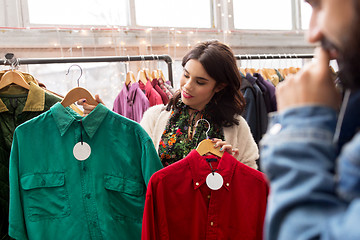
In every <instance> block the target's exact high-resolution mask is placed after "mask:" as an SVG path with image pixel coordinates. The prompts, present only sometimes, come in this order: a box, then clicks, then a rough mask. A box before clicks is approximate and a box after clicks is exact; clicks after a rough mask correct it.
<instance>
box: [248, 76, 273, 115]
mask: <svg viewBox="0 0 360 240" xmlns="http://www.w3.org/2000/svg"><path fill="white" fill-rule="evenodd" d="M253 77H254V78H256V82H257V83H258V84H259V85H260V84H261V85H262V86H263V87H264V90H263V93H264V100H265V104H266V107H267V111H268V113H270V112H276V111H277V103H276V96H275V87H274V85H273V84H272V83H270V82H268V81H266V80H265V79H264V78H263V76H262V75H261V74H260V73H254V74H253ZM267 102H268V103H267Z"/></svg>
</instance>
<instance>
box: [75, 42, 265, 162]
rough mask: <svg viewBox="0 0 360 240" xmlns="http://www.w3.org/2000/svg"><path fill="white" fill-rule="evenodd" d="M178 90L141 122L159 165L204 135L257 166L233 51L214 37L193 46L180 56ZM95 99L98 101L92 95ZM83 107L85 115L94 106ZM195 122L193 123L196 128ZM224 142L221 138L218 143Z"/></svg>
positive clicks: (176, 158)
mask: <svg viewBox="0 0 360 240" xmlns="http://www.w3.org/2000/svg"><path fill="white" fill-rule="evenodd" d="M182 66H183V67H184V70H183V75H182V76H181V79H180V89H179V90H178V91H177V92H176V93H175V94H174V96H173V98H171V99H170V101H169V103H168V104H167V105H166V106H164V105H156V106H153V107H151V108H149V109H148V110H147V111H146V112H145V113H144V115H143V118H142V120H141V122H140V125H141V126H142V127H143V128H144V129H145V131H146V132H147V133H148V134H149V136H150V137H151V139H152V140H153V143H154V145H155V148H156V150H157V151H158V154H159V157H160V159H161V161H162V164H163V165H164V166H168V165H170V164H171V163H174V162H176V161H179V160H181V159H183V158H184V157H185V156H186V155H187V154H189V153H190V151H191V150H193V149H196V147H197V145H198V144H199V143H200V142H201V140H203V139H205V138H206V132H207V130H208V124H207V123H206V121H199V122H198V120H199V119H206V120H207V121H208V122H209V123H210V130H209V132H208V136H209V137H210V138H211V139H212V140H213V142H214V146H215V147H220V150H221V151H226V152H228V153H230V154H232V155H233V156H234V157H235V158H237V159H238V160H239V161H240V162H242V163H244V164H246V165H248V166H249V167H252V168H255V169H257V164H256V160H257V159H258V158H259V153H258V152H259V151H258V148H257V145H256V143H255V141H254V139H253V137H252V135H251V132H250V128H249V126H248V124H247V123H246V121H245V120H244V118H242V117H241V113H242V112H243V111H244V108H245V100H244V98H243V96H242V94H241V92H240V84H241V76H240V73H239V70H238V68H237V65H236V60H235V58H234V54H233V52H232V50H231V49H230V48H229V47H228V46H226V45H225V44H223V43H221V42H219V41H217V40H212V41H205V42H202V43H199V44H197V45H196V46H195V47H194V48H193V49H192V50H190V51H189V52H188V53H187V54H186V55H185V56H184V58H183V61H182ZM95 98H96V100H97V101H98V102H101V103H102V101H101V99H100V98H99V96H98V95H96V96H95ZM78 104H82V105H84V113H85V114H88V113H89V112H90V111H92V109H94V108H95V106H93V105H88V104H86V103H83V102H82V101H79V102H78ZM197 122H198V125H197V127H195V125H196V123H197ZM223 140H225V141H223Z"/></svg>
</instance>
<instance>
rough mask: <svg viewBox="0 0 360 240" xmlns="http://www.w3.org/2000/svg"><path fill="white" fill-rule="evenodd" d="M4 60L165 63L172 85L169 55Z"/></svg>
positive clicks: (13, 60) (16, 61) (18, 62)
mask: <svg viewBox="0 0 360 240" xmlns="http://www.w3.org/2000/svg"><path fill="white" fill-rule="evenodd" d="M5 57H6V59H4V60H2V59H0V65H14V64H16V65H21V64H23V65H26V64H51V63H81V62H82V63H88V62H133V61H165V62H166V64H167V66H168V74H169V81H170V82H171V85H172V86H174V84H173V77H172V75H173V73H172V59H171V57H170V56H169V55H140V56H114V57H113V56H106V57H74V58H69V57H64V58H14V55H13V54H10V53H8V54H6V55H5Z"/></svg>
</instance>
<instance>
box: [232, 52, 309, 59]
mask: <svg viewBox="0 0 360 240" xmlns="http://www.w3.org/2000/svg"><path fill="white" fill-rule="evenodd" d="M313 57H314V54H295V53H294V54H241V55H235V58H236V59H237V60H254V59H256V60H258V59H268V60H269V59H294V58H313Z"/></svg>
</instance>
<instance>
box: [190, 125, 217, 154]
mask: <svg viewBox="0 0 360 240" xmlns="http://www.w3.org/2000/svg"><path fill="white" fill-rule="evenodd" d="M201 120H203V121H206V122H207V123H208V124H209V128H208V130H207V131H206V139H204V140H202V141H201V142H200V143H199V145H198V146H197V148H196V151H197V152H198V153H199V154H200V155H201V156H202V155H205V154H207V153H211V154H213V155H215V156H217V157H222V156H223V154H224V153H223V152H220V150H219V149H218V148H215V147H214V143H213V142H212V141H211V140H210V139H209V137H208V132H209V130H210V123H209V121H208V120H206V119H203V118H201V119H199V120H197V122H196V124H195V128H196V126H197V125H198V123H199V121H201Z"/></svg>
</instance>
